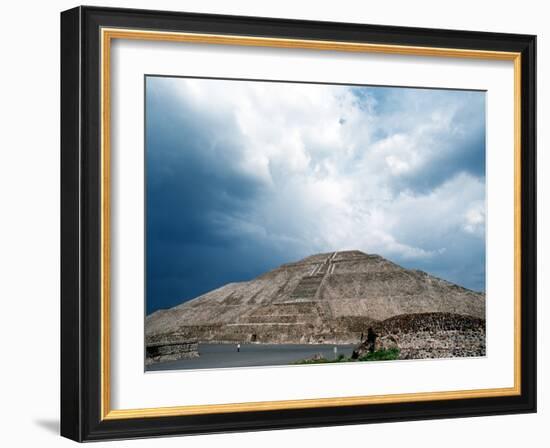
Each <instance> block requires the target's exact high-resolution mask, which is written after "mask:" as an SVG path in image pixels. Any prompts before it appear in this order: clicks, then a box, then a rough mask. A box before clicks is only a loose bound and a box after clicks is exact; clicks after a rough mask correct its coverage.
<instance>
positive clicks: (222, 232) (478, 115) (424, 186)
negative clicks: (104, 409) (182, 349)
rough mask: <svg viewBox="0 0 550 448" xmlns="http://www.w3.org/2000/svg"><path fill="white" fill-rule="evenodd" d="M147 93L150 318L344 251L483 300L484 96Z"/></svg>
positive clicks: (270, 89) (238, 88)
mask: <svg viewBox="0 0 550 448" xmlns="http://www.w3.org/2000/svg"><path fill="white" fill-rule="evenodd" d="M146 82H147V87H146V153H145V157H146V226H147V228H146V251H147V252H146V263H147V268H146V269H147V273H146V274H147V276H146V278H147V280H146V281H147V312H148V313H150V312H152V311H154V310H156V309H159V308H167V307H171V306H174V305H176V304H179V303H181V302H182V301H184V300H188V299H191V298H194V297H196V296H198V295H200V294H202V293H205V292H207V291H210V290H212V289H214V288H217V287H220V286H222V285H224V284H226V283H229V282H235V281H243V280H248V279H251V278H253V277H255V276H257V275H259V274H261V273H263V272H265V271H267V270H269V269H272V268H274V267H276V266H278V265H280V264H282V263H285V262H289V261H293V260H296V259H299V258H302V257H304V256H307V255H310V254H311V253H315V252H325V251H331V250H344V249H359V250H363V251H365V252H375V253H379V254H380V255H383V256H386V257H388V258H390V259H392V260H393V261H396V262H398V263H400V264H403V265H406V266H407V267H411V268H417V269H424V270H426V271H429V272H431V273H434V274H436V275H439V276H441V277H443V278H446V279H448V280H451V281H454V282H457V283H459V284H462V285H464V286H467V287H470V288H474V289H477V290H483V289H484V283H485V270H484V263H485V249H484V241H485V240H484V223H485V215H484V210H485V209H484V204H485V187H484V182H485V179H484V176H485V98H484V94H483V93H479V92H450V91H435V90H424V89H395V88H394V89H392V88H387V89H381V88H368V87H367V88H347V87H345V86H338V87H335V86H319V85H292V84H278V83H252V82H237V81H215V80H188V79H169V78H157V77H148V78H147V81H146ZM282 129H284V132H282V131H281V130H282Z"/></svg>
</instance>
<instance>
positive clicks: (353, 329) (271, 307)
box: [145, 250, 485, 346]
mask: <svg viewBox="0 0 550 448" xmlns="http://www.w3.org/2000/svg"><path fill="white" fill-rule="evenodd" d="M411 316H415V317H414V318H411ZM434 316H435V317H434ZM457 316H458V317H459V318H456V317H457ZM484 319H485V295H484V294H483V293H479V292H474V291H471V290H469V289H466V288H463V287H461V286H458V285H455V284H453V283H450V282H448V281H445V280H442V279H440V278H437V277H434V276H432V275H430V274H427V273H425V272H422V271H418V270H409V269H405V268H403V267H401V266H399V265H397V264H395V263H392V262H391V261H389V260H387V259H385V258H383V257H381V256H379V255H372V254H365V253H363V252H360V251H357V250H352V251H341V252H330V253H323V254H317V255H313V256H310V257H307V258H304V259H303V260H300V261H298V262H295V263H288V264H284V265H281V266H280V267H278V268H276V269H274V270H272V271H269V272H267V273H265V274H262V275H260V276H259V277H257V278H255V279H252V280H250V281H246V282H239V283H229V284H227V285H225V286H222V287H220V288H218V289H215V290H213V291H210V292H208V293H206V294H203V295H201V296H199V297H197V298H195V299H193V300H189V301H186V302H184V303H182V304H181V305H178V306H176V307H174V308H171V309H168V310H159V311H156V312H154V313H152V314H150V315H149V316H147V318H146V322H145V335H146V343H147V344H148V345H151V346H152V345H155V346H159V345H160V346H161V345H162V344H178V343H187V342H189V341H195V342H217V343H229V342H241V343H246V342H251V343H285V344H292V343H301V344H304V343H334V344H345V343H356V342H357V341H359V339H360V337H361V334H362V333H364V332H366V330H367V329H368V328H369V327H375V328H383V327H384V325H385V324H384V323H385V322H386V323H387V325H386V327H388V328H390V327H391V328H392V329H393V330H392V331H399V332H403V331H405V332H406V331H407V325H413V323H414V325H415V327H414V328H416V329H418V328H420V327H419V325H420V324H419V321H420V322H421V323H422V322H426V325H428V326H430V328H432V327H434V326H436V327H438V328H440V329H441V328H443V327H445V328H444V329H445V330H446V331H447V330H450V331H454V330H456V329H457V328H458V329H460V328H463V327H464V326H465V325H470V326H471V325H474V326H476V328H477V327H479V326H481V325H482V326H483V331H484V323H485V320H484ZM396 322H399V325H398V327H399V328H398V329H397V330H396V329H395V328H397V327H396V325H397V324H396ZM465 322H466V323H465ZM472 322H473V323H472ZM442 326H443V327H442ZM454 327H457V328H454ZM459 327H460V328H459ZM411 328H412V327H411ZM415 331H416V330H415ZM447 333H448V332H447Z"/></svg>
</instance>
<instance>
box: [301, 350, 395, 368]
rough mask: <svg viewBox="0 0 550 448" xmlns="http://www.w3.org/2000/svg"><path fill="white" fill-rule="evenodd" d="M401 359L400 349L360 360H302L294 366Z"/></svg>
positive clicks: (374, 354)
mask: <svg viewBox="0 0 550 448" xmlns="http://www.w3.org/2000/svg"><path fill="white" fill-rule="evenodd" d="M398 357H399V349H397V348H391V349H389V350H377V351H375V352H372V353H368V354H366V355H364V356H361V357H360V358H358V359H352V358H351V357H349V356H344V355H339V356H338V357H337V358H336V359H327V358H317V359H302V360H301V361H296V362H295V363H294V364H332V363H338V362H364V361H393V360H395V359H397V358H398Z"/></svg>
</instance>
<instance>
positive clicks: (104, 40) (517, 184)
mask: <svg viewBox="0 0 550 448" xmlns="http://www.w3.org/2000/svg"><path fill="white" fill-rule="evenodd" d="M100 32H101V36H100V37H101V54H100V63H101V117H100V121H101V139H100V142H101V148H100V151H101V179H100V184H101V248H100V250H101V316H100V319H101V339H100V356H101V372H100V377H101V381H100V384H101V397H100V400H101V406H100V411H101V416H100V417H101V420H115V419H131V418H145V417H168V416H184V415H200V414H217V413H228V412H253V411H267V410H286V409H307V408H319V407H334V406H354V405H355V406H358V405H367V404H383V403H410V402H422V401H434V400H455V399H467V398H486V397H503V396H513V395H520V394H521V319H520V316H521V53H515V52H501V51H485V50H469V49H459V48H439V47H419V46H405V45H389V44H370V43H356V42H339V41H323V40H305V39H280V38H265V37H251V36H232V35H218V34H200V33H183V32H163V31H149V30H139V29H119V28H102V29H101V31H100ZM113 39H131V40H147V41H165V42H185V43H200V44H212V45H240V46H253V47H274V48H289V49H292V48H294V49H310V50H323V51H345V52H355V53H382V54H398V55H412V56H431V57H454V58H467V59H488V60H504V61H513V63H514V386H513V387H507V388H494V389H474V390H458V391H441V392H419V393H404V394H390V395H368V396H354V397H337V398H314V399H301V400H279V401H261V402H245V403H228V404H208V405H187V406H185V405H183V406H170V407H154V408H136V409H111V406H110V404H111V386H110V378H111V366H110V358H111V347H110V243H111V239H110V220H111V213H110V211H111V207H110V186H111V169H110V168H111V164H110V160H111V159H110V154H111V141H110V135H111V134H110V131H111V113H110V105H111V103H110V99H111V90H110V89H111V85H110V71H111V69H110V67H111V65H110V64H111V51H110V50H111V42H112V40H113Z"/></svg>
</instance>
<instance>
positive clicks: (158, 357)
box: [145, 341, 199, 365]
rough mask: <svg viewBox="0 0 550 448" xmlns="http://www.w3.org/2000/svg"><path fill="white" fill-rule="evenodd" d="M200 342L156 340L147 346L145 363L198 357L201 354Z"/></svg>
mask: <svg viewBox="0 0 550 448" xmlns="http://www.w3.org/2000/svg"><path fill="white" fill-rule="evenodd" d="M198 346H199V344H198V342H196V341H192V342H188V341H186V342H182V341H179V342H174V341H172V342H156V343H150V344H147V346H146V359H145V364H147V365H149V364H153V363H155V362H164V361H176V360H178V359H188V358H196V357H198V356H199V350H198Z"/></svg>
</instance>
